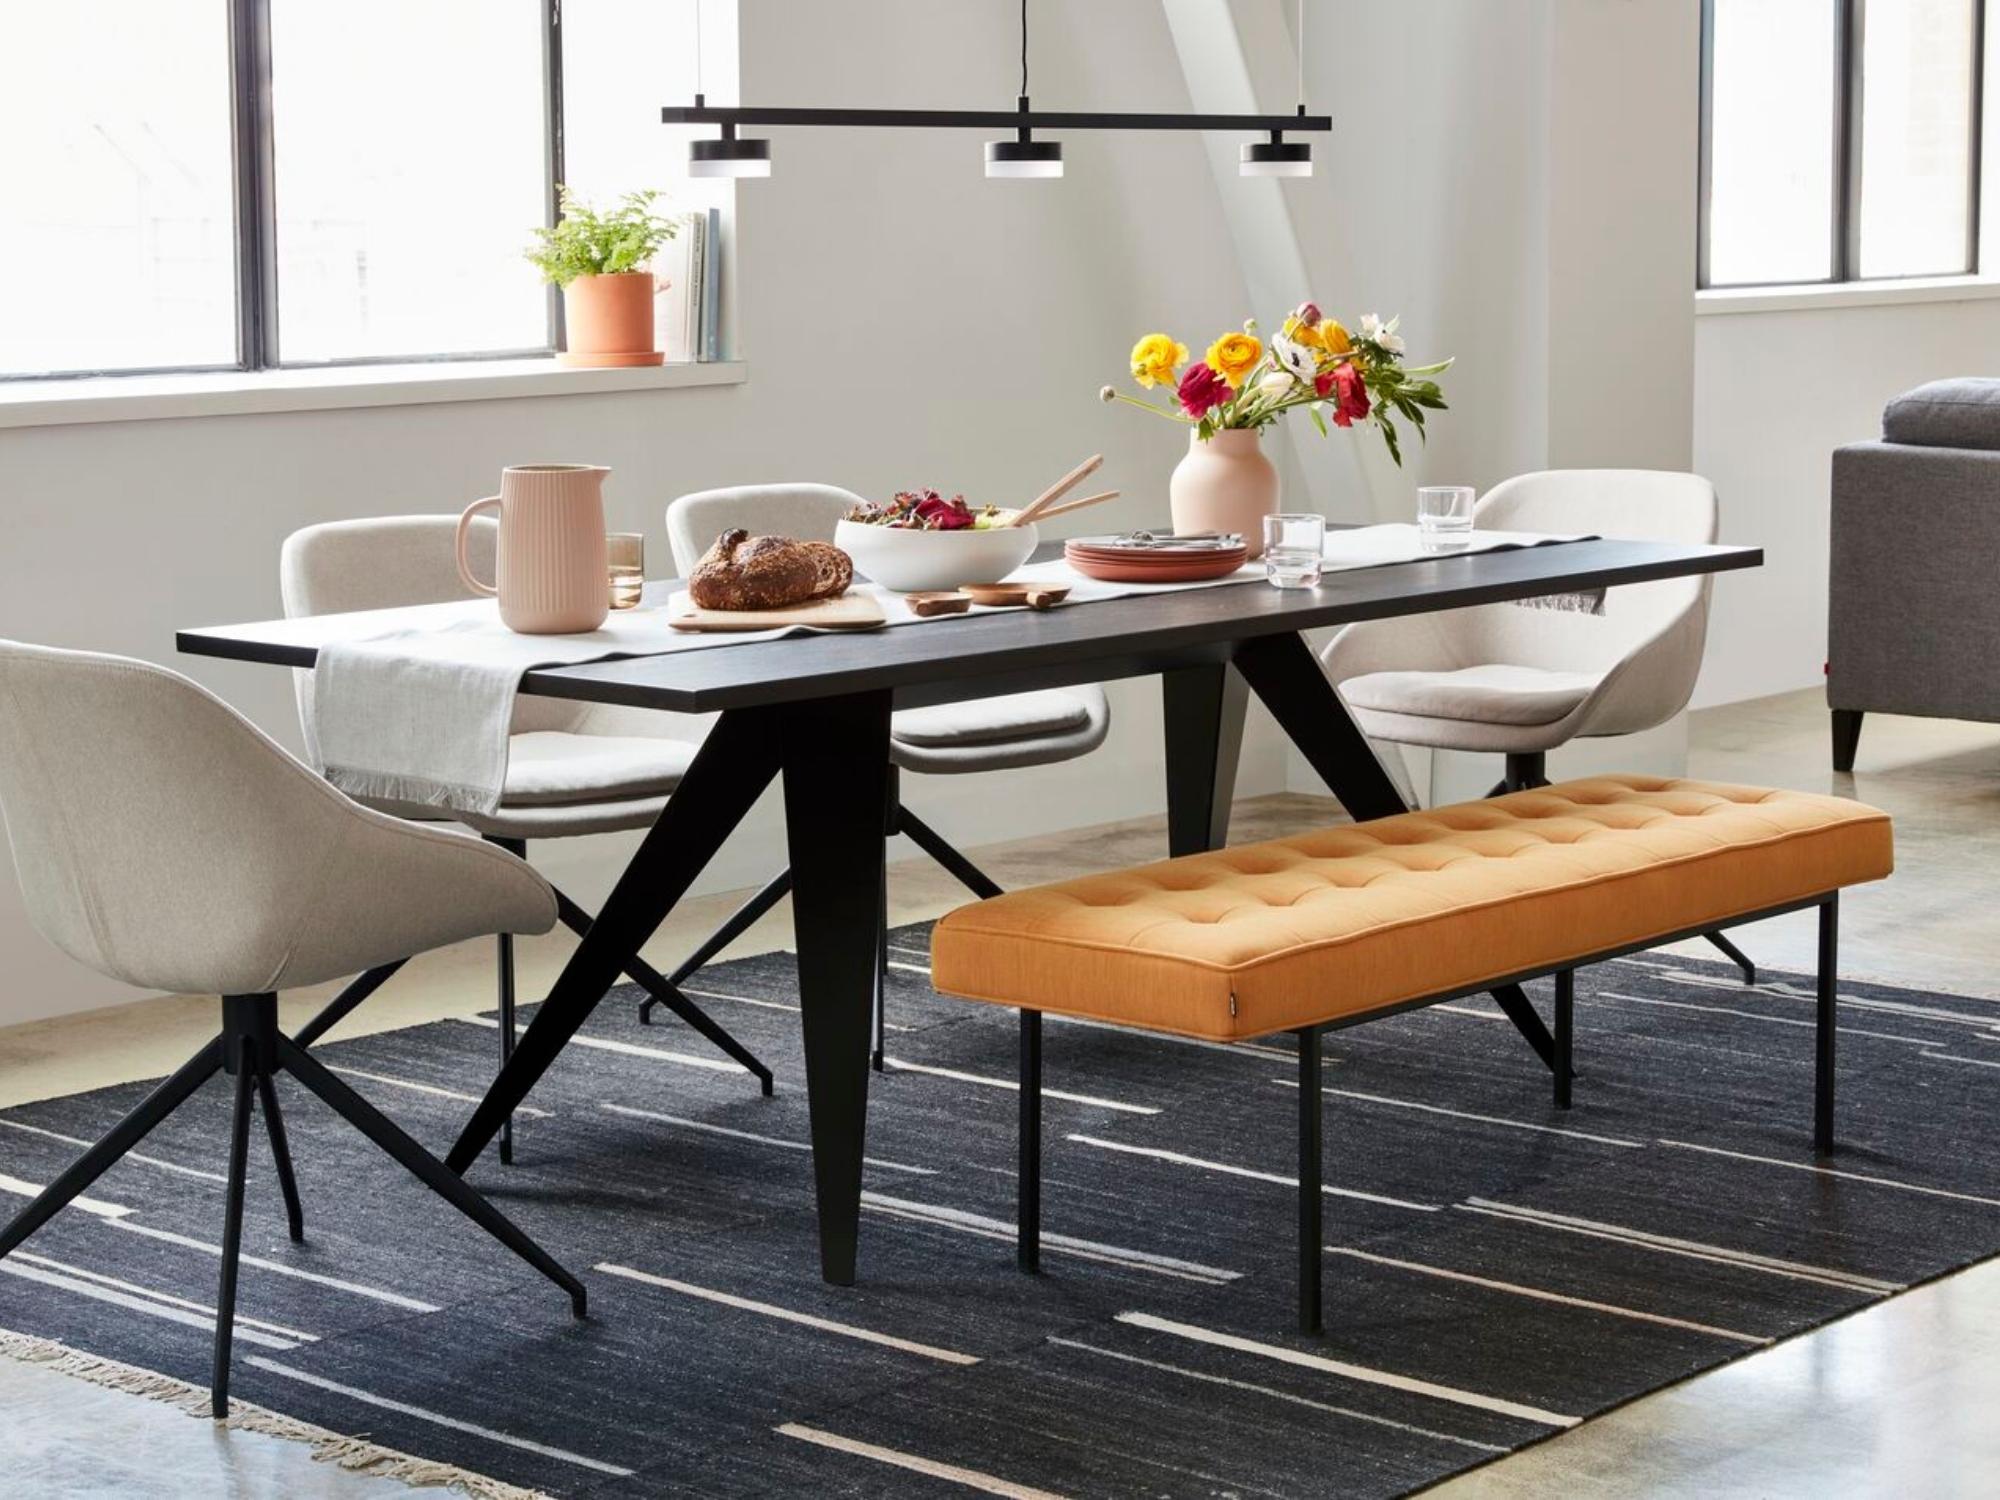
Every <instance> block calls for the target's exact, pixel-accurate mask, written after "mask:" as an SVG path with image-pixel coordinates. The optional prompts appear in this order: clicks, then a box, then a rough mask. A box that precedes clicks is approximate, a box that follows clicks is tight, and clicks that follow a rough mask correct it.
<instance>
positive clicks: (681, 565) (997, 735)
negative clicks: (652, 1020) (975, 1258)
mask: <svg viewBox="0 0 2000 1500" xmlns="http://www.w3.org/2000/svg"><path fill="white" fill-rule="evenodd" d="M860 503H861V497H860V496H859V495H856V494H852V493H850V492H849V491H847V490H843V489H838V488H836V487H834V486H833V485H828V484H765V485H745V486H741V487H738V488H734V489H720V490H703V491H700V492H699V493H696V494H692V495H683V496H681V497H680V498H679V499H678V500H676V501H674V502H673V504H671V505H670V506H668V507H667V540H668V542H669V543H670V544H671V545H672V547H673V551H674V568H675V571H676V572H678V573H679V574H680V575H681V576H682V577H683V578H685V577H686V576H687V575H688V574H689V573H690V572H691V571H692V570H693V568H694V565H695V563H696V562H697V561H698V560H699V559H700V557H701V555H702V553H704V552H706V551H707V550H708V548H709V547H710V546H711V545H712V544H713V543H714V541H715V539H716V537H717V536H719V535H721V533H723V532H724V531H727V530H729V529H730V528H731V527H734V526H740V527H743V528H744V529H745V530H748V531H751V532H754V533H757V534H759V535H765V536H791V537H798V538H800V539H801V540H803V541H832V540H833V532H834V525H835V523H836V522H838V521H839V520H840V518H841V517H842V516H844V515H846V514H847V513H848V511H849V510H851V509H853V508H854V507H855V506H856V505H859V504H860ZM1110 726H1111V711H1110V708H1109V706H1108V705H1107V704H1106V703H1105V701H1104V689H1103V688H1101V687H1097V686H1095V685H1092V686H1089V687H1075V688H1053V689H1045V690H1043V691H1039V692H1032V693H1008V694H1005V695H1003V696H1001V697H996V698H975V699H972V700H970V701H968V702H964V703H950V704H944V705H941V706H939V707H935V708H913V709H903V710H901V711H900V712H898V713H897V714H896V715H895V716H894V718H892V719H891V720H890V724H889V759H890V762H891V768H890V781H889V807H888V809H887V812H886V823H885V826H886V827H887V829H888V832H889V833H890V834H891V835H893V834H897V833H906V834H908V835H909V836H910V841H911V842H912V843H914V844H915V845H916V846H917V847H918V848H920V849H922V850H923V851H924V852H925V853H926V854H928V855H930V857H931V858H932V859H934V860H936V861H937V862H938V863H939V864H940V865H942V866H943V867H944V868H945V869H946V870H948V871H950V872H951V874H952V875H953V877H955V878H956V879H957V880H959V881H960V882H961V883H962V884H964V885H965V886H966V888H967V889H969V890H970V891H971V892H972V893H973V894H974V895H976V896H982V897H983V896H997V895H999V894H1000V887H999V886H997V885H995V884H994V883H993V882H992V881H991V880H990V879H988V878H987V876H986V875H985V873H984V872H982V871H981V870H980V869H979V868H978V867H977V866H976V865H974V864H973V863H972V861H971V860H969V859H967V858H966V857H965V856H964V855H963V854H961V853H960V852H959V851H958V850H957V849H955V848H953V847H952V846H951V845H950V844H949V843H947V842H946V841H945V839H944V837H943V835H941V834H940V833H938V831H937V830H936V829H934V828H932V827H931V826H930V825H929V824H928V823H926V822H924V821H923V820H922V819H921V818H919V817H918V816H917V815H916V814H915V813H913V812H911V811H910V810H909V809H908V808H907V807H905V806H904V805H903V801H902V795H901V791H900V788H899V775H898V773H900V772H903V771H913V772H916V773H918V774H920V775H929V776H963V775H970V774H972V773H975V772H979V771H1004V770H1011V769H1013V768H1015V767H1019V766H1045V765H1054V764H1056V763H1057V762H1059V761H1066V760H1075V759H1076V758H1077V757H1079V756H1083V755H1088V754H1089V753H1090V752H1091V751H1093V750H1095V749H1096V748H1097V747H1098V746H1099V745H1101V744H1103V743H1104V736H1105V734H1106V733H1107V732H1108V731H1109V729H1110ZM790 889H791V872H790V871H789V870H785V871H781V872H780V873H779V874H778V875H777V876H776V877H774V878H773V879H772V880H771V881H770V883H769V884H767V885H766V886H765V887H764V888H763V889H762V890H760V891H759V892H758V893H757V894H756V895H755V896H753V897H752V898H751V899H750V901H749V902H748V903H746V904H745V905H744V906H743V907H742V909H740V910H739V911H738V912H737V913H736V914H735V915H734V916H732V917H731V918H730V919H729V920H728V922H726V923H724V924H723V926H722V927H721V928H719V929H718V930H717V931H716V932H715V933H714V934H713V935H712V936H711V937H710V938H709V939H708V940H707V941H706V942H704V943H703V944H702V945H701V946H700V947H699V948H697V949H696V950H695V952H694V953H692V954H691V955H689V957H688V959H687V960H686V962H684V963H683V964H682V965H681V966H680V968H678V969H676V970H675V971H674V972H673V973H672V974H670V975H669V976H668V978H669V979H670V980H671V981H672V982H674V983H676V984H679V983H682V982H684V981H685V980H686V979H687V977H688V976H689V975H690V974H692V973H693V972H694V971H695V970H696V969H698V968H700V967H701V966H702V965H703V964H705V963H707V962H708V961H709V959H711V958H713V957H714V956H715V955H716V954H717V953H719V952H721V951H722V949H723V948H724V947H725V946H726V945H727V944H729V943H730V942H733V941H734V940H735V939H736V937H737V936H738V935H739V934H740V933H742V932H743V931H744V930H745V929H746V928H748V927H749V926H750V924H751V923H753V922H755V921H756V920H757V918H758V917H760V916H762V915H763V914H764V913H765V912H766V911H768V910H770V908H771V907H772V906H773V905H775V904H776V903H777V902H778V901H779V900H780V899H781V898H782V897H783V896H784V895H785V893H786V892H787V891H789V890H790ZM880 940H881V942H880V946H881V952H882V963H881V966H880V967H881V968H882V969H883V970H884V972H886V965H887V962H888V893H887V891H886V890H885V891H884V892H883V911H882V923H881V933H880ZM876 1001H877V1003H876V1007H875V1055H874V1062H875V1066H876V1067H877V1068H880V1067H881V1066H882V1034H883V1021H882V1006H881V1003H880V1001H881V984H880V981H878V984H877V994H876ZM651 1006H652V1002H651V1000H648V1001H647V1002H646V1006H645V1009H646V1010H650V1009H651ZM642 1014H643V1012H642Z"/></svg>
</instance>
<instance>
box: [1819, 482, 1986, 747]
mask: <svg viewBox="0 0 2000 1500" xmlns="http://www.w3.org/2000/svg"><path fill="white" fill-rule="evenodd" d="M1831 530H1832V539H1831V540H1832V545H1831V555H1830V557H1829V579H1828V582H1829V588H1828V620H1827V647H1828V649H1827V667H1828V671H1827V701H1828V703H1829V704H1830V705H1831V706H1832V707H1834V708H1840V709H1857V710H1872V711H1879V712H1884V713H1913V714H1930V715H1934V716H1939V717H1944V718H1963V719H1983V720H2000V452H1992V451H1981V450H1976V449H1966V448H1922V447H1912V446H1908V445H1904V444H1897V443H1855V444H1852V445H1850V446H1848V447H1845V448H1841V449H1839V450H1837V451H1836V452H1835V453H1834V455H1833V511H1832V525H1831Z"/></svg>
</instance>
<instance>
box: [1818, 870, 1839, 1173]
mask: <svg viewBox="0 0 2000 1500" xmlns="http://www.w3.org/2000/svg"><path fill="white" fill-rule="evenodd" d="M1839 958H1840V896H1839V894H1838V893H1835V894H1834V895H1831V896H1828V897H1827V898H1826V900H1824V901H1822V902H1821V903H1820V908H1819V1004H1818V1007H1817V1010H1818V1019H1819V1026H1818V1030H1817V1031H1816V1032H1815V1041H1816V1043H1817V1046H1816V1048H1815V1055H1814V1058H1813V1149H1814V1150H1815V1151H1817V1152H1819V1154H1820V1155H1821V1156H1825V1155H1828V1154H1829V1153H1830V1152H1831V1151H1832V1150H1833V1043H1834V1012H1835V1010H1836V1008H1837V995H1836V990H1837V987H1838V979H1837V970H1838V967H1839Z"/></svg>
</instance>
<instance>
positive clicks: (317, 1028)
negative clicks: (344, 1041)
mask: <svg viewBox="0 0 2000 1500" xmlns="http://www.w3.org/2000/svg"><path fill="white" fill-rule="evenodd" d="M408 962H409V960H408V959H406V958H399V959H397V960H396V961H395V962H394V963H392V964H383V965H382V966H381V967H380V968H379V969H370V970H369V971H368V972H367V973H366V974H362V975H359V976H357V977H356V978H354V979H352V980H350V981H349V982H348V986H347V988H346V989H344V990H342V991H341V992H340V993H339V994H338V995H335V996H334V997H333V998H332V999H331V1000H329V1001H328V1002H327V1003H326V1008H325V1009H324V1010H322V1011H321V1012H320V1013H319V1014H318V1015H316V1016H314V1017H313V1018H312V1019H311V1020H310V1021H308V1022H306V1024H305V1025H303V1026H301V1027H300V1028H299V1029H298V1031H297V1032H296V1033H295V1034H294V1035H293V1037H292V1040H293V1041H295V1042H297V1043H298V1044H299V1045H300V1046H301V1047H310V1046H311V1045H312V1044H313V1043H314V1042H316V1041H318V1040H319V1039H320V1038H321V1037H323V1036H325V1035H326V1034H327V1032H328V1031H330V1030H332V1029H333V1027H334V1026H335V1025H336V1024H338V1023H339V1022H340V1021H341V1020H343V1019H345V1018H346V1016H347V1013H348V1012H349V1011H351V1010H353V1009H354V1007H355V1006H357V1005H359V1004H360V1003H361V1002H362V1001H363V1000H366V999H367V998H368V997H369V996H370V995H372V994H374V993H375V992H376V991H377V990H379V989H381V988H382V986H383V985H385V984H387V983H388V982H389V979H390V976H392V975H393V974H394V973H395V972H396V971H397V970H398V969H400V968H402V967H403V965H404V964H406V963H408Z"/></svg>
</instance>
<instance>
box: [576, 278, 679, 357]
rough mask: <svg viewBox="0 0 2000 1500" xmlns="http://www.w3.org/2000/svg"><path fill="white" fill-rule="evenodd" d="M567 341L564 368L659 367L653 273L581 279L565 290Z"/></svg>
mask: <svg viewBox="0 0 2000 1500" xmlns="http://www.w3.org/2000/svg"><path fill="white" fill-rule="evenodd" d="M563 326H564V329H565V331H566V335H567V336H566V338H565V340H564V342H565V343H566V344H567V345H568V347H567V348H566V349H564V351H563V352H562V353H561V354H558V355H557V356H556V363H557V364H559V365H585V366H595V367H602V366H606V365H657V364H660V363H663V362H664V361H665V359H666V355H664V354H662V353H661V352H660V350H659V348H658V347H657V343H656V341H655V339H654V337H653V273H652V272H651V271H621V272H619V273H618V274H617V275H615V276H579V277H577V278H576V280H574V281H572V282H571V283H570V284H569V285H568V286H566V287H564V288H563Z"/></svg>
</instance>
